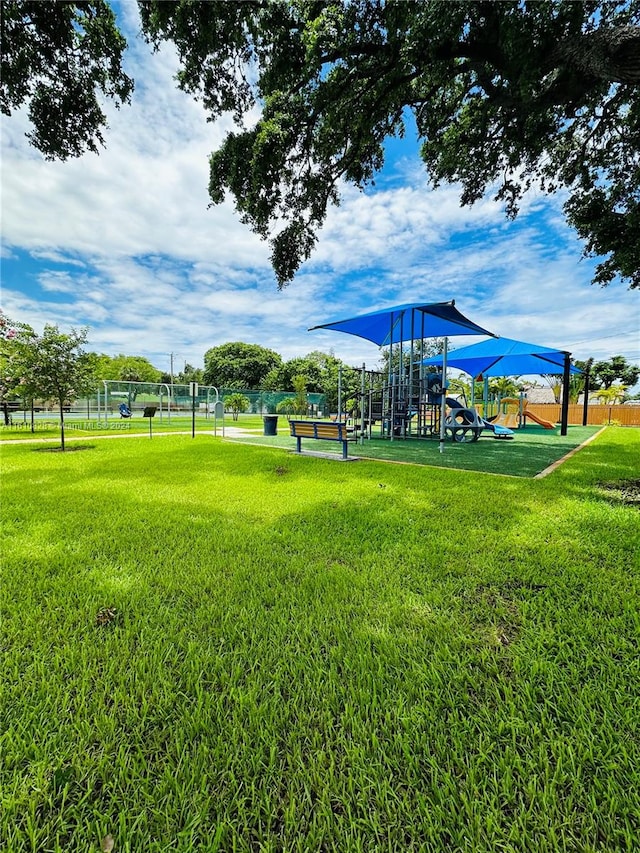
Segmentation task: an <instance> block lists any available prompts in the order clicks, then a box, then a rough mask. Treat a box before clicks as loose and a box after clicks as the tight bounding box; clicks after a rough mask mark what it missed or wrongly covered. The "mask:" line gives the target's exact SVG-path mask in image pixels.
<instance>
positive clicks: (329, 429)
mask: <svg viewBox="0 0 640 853" xmlns="http://www.w3.org/2000/svg"><path fill="white" fill-rule="evenodd" d="M289 427H290V429H291V435H293V436H296V437H298V436H300V437H301V438H324V439H328V440H334V441H344V439H345V438H347V426H346V424H341V423H336V422H335V421H289Z"/></svg>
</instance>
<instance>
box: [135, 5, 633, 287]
mask: <svg viewBox="0 0 640 853" xmlns="http://www.w3.org/2000/svg"><path fill="white" fill-rule="evenodd" d="M139 5H140V9H141V13H142V20H143V29H144V32H145V33H146V35H147V37H148V38H150V39H152V40H153V41H155V42H159V41H160V40H162V39H168V40H170V41H173V42H174V43H175V44H176V45H177V47H178V51H179V54H180V58H181V63H182V70H181V71H180V73H179V75H178V82H179V85H180V86H181V87H182V88H183V89H184V90H186V91H187V92H191V93H192V94H194V95H195V96H196V97H198V98H201V99H202V101H203V103H204V105H205V107H206V108H207V109H208V111H209V112H210V114H211V116H212V117H213V118H215V117H217V116H219V115H221V114H222V113H223V112H225V111H232V112H233V114H234V116H235V119H236V124H237V129H236V130H234V131H233V132H231V133H229V135H228V136H227V137H226V139H225V140H224V142H223V144H222V146H221V147H220V148H219V150H217V151H216V152H214V153H213V154H212V156H211V170H210V187H209V189H210V194H211V199H212V201H213V202H214V203H218V202H221V201H222V200H223V198H224V196H225V193H226V192H227V191H229V192H231V194H232V195H233V196H234V198H235V202H236V206H237V209H238V211H239V212H240V214H241V216H242V218H243V220H244V221H245V222H246V223H248V224H249V225H250V226H251V227H252V228H253V229H254V230H255V231H256V232H257V233H258V234H259V235H261V236H262V237H263V238H266V239H269V241H270V243H271V246H272V263H273V267H274V270H275V273H276V276H277V278H278V282H279V284H280V285H281V286H282V285H284V284H285V283H286V282H288V281H289V280H291V278H292V277H293V276H294V274H295V272H296V270H297V269H298V267H299V265H300V263H301V262H302V261H303V260H304V259H305V258H307V257H308V256H309V254H310V253H311V251H312V249H313V246H314V244H315V242H316V238H317V231H318V229H319V227H320V226H321V224H322V222H323V221H324V219H325V216H326V211H327V207H328V205H329V204H330V203H337V202H338V198H339V188H340V181H341V180H345V181H348V182H351V183H353V184H355V185H356V186H359V187H364V186H366V185H367V184H369V183H371V182H372V181H373V179H374V177H375V174H376V173H377V172H378V171H379V170H380V169H381V167H382V165H383V163H384V142H385V140H386V139H387V138H388V137H392V136H403V134H404V133H405V117H406V112H405V111H406V110H411V111H412V112H413V114H414V116H415V120H416V124H417V129H418V134H419V137H420V140H421V142H422V147H421V155H422V159H423V161H424V163H425V165H426V168H427V172H428V175H429V177H430V180H431V182H432V183H433V185H435V186H437V185H438V184H440V183H442V182H459V183H460V184H461V187H462V190H461V203H462V204H463V205H468V204H472V203H473V202H475V201H477V200H478V199H479V198H481V197H482V196H483V195H484V194H485V192H486V191H487V190H492V191H494V192H495V195H496V198H497V199H500V200H502V201H503V202H504V203H505V206H506V212H507V215H508V216H511V217H513V216H515V215H516V214H517V211H518V204H519V201H520V199H521V198H522V195H523V193H525V192H526V191H527V189H529V187H530V186H531V185H532V184H533V183H538V184H540V185H541V186H542V187H543V189H544V190H545V191H546V192H554V191H556V190H557V189H559V188H565V189H566V190H567V191H568V196H567V200H566V202H565V205H564V210H565V214H566V216H567V219H568V221H569V223H570V224H571V225H572V226H573V227H574V228H575V229H576V230H577V232H578V234H579V235H580V237H581V238H583V240H584V241H585V253H586V254H588V255H597V256H604V259H603V260H602V261H601V262H600V263H599V265H598V267H597V271H596V275H595V281H597V282H599V283H601V284H608V283H609V282H610V281H611V280H612V279H613V278H614V277H615V276H616V275H620V276H621V277H622V278H623V279H627V280H629V282H630V285H631V286H632V287H638V286H640V206H639V205H640V160H639V157H638V152H639V150H640V98H639V97H638V84H639V83H640V26H639V25H640V6H639V3H638V2H637V0H628V1H627V2H604V3H601V2H573V0H541V2H525V3H522V2H500V3H498V2H450V0H447V2H444V0H423V2H419V1H417V0H416V1H415V2H412V1H411V0H397V2H396V1H395V0H350V2H312V0H289V2H286V3H258V2H244V3H226V2H211V3H192V2H187V0H181V2H178V3H163V2H158V1H157V0H141V2H140V3H139ZM256 103H257V104H259V106H260V108H261V115H260V118H259V120H258V121H257V123H252V124H250V125H249V124H247V126H245V125H244V124H243V119H248V117H249V111H250V110H251V109H252V108H253V107H254V106H255V104H256Z"/></svg>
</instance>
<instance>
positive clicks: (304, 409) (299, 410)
mask: <svg viewBox="0 0 640 853" xmlns="http://www.w3.org/2000/svg"><path fill="white" fill-rule="evenodd" d="M307 382H308V380H307V377H306V376H304V375H302V374H298V376H294V377H293V390H294V391H295V392H296V396H295V398H294V406H295V413H296V414H297V415H306V414H308V411H309V404H308V402H307Z"/></svg>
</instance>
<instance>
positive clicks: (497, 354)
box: [423, 338, 582, 377]
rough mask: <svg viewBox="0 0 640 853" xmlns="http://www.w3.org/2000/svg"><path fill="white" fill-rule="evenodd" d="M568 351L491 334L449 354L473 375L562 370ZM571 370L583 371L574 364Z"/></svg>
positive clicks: (431, 361) (451, 364)
mask: <svg viewBox="0 0 640 853" xmlns="http://www.w3.org/2000/svg"><path fill="white" fill-rule="evenodd" d="M565 355H567V353H565V352H563V351H562V350H554V349H551V348H550V347H543V346H540V345H539V344H528V343H525V342H524V341H514V340H511V339H510V338H490V339H489V340H488V341H480V343H478V344H471V345H470V346H468V347H461V348H460V349H457V350H453V352H450V353H449V355H448V357H447V364H448V366H449V367H457V368H458V370H464V372H465V373H468V374H469V375H470V376H472V377H474V376H479V375H480V374H482V375H483V376H524V375H528V374H533V375H536V374H541V373H562V372H563V371H564V359H565ZM423 364H426V365H430V364H432V365H435V366H440V365H441V364H442V356H441V355H436V356H433V358H425V359H424V362H423ZM570 371H571V373H581V372H582V371H580V370H578V368H577V367H574V366H573V365H571V367H570Z"/></svg>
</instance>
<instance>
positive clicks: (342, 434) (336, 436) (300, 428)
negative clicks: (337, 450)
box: [289, 420, 354, 459]
mask: <svg viewBox="0 0 640 853" xmlns="http://www.w3.org/2000/svg"><path fill="white" fill-rule="evenodd" d="M289 427H290V428H291V435H292V436H294V438H295V439H296V453H301V452H302V451H301V449H300V441H301V439H303V438H316V439H320V440H322V441H339V442H341V443H342V458H343V459H346V458H347V442H349V441H353V440H354V438H353V437H352V436H351V435H349V434H348V432H347V425H346V424H345V423H340V422H338V421H295V420H291V421H289Z"/></svg>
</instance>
